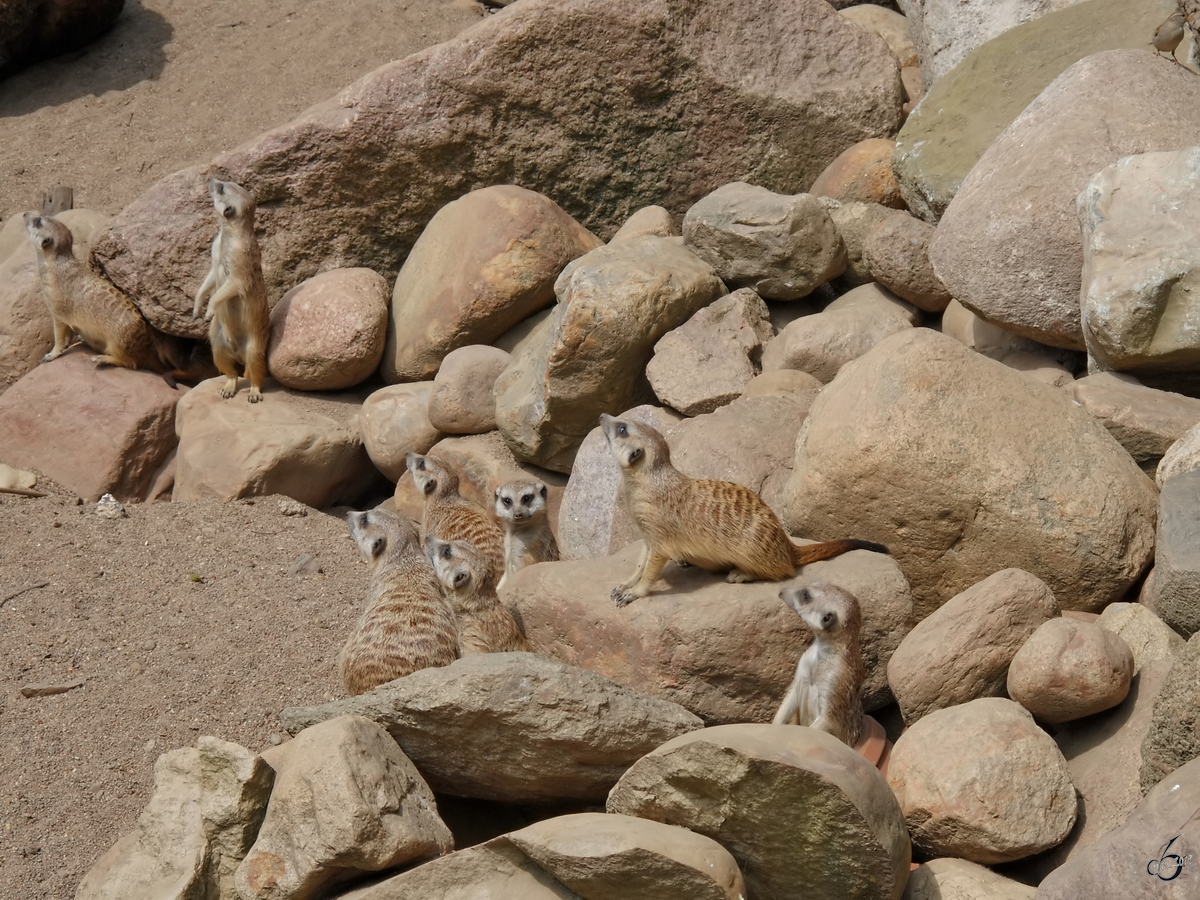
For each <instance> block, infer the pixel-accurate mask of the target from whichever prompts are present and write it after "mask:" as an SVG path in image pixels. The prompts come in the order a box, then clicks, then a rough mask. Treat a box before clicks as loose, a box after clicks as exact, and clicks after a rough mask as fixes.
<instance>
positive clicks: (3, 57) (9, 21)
mask: <svg viewBox="0 0 1200 900" xmlns="http://www.w3.org/2000/svg"><path fill="white" fill-rule="evenodd" d="M124 7H125V0H9V2H6V3H4V5H3V6H0V78H6V77H8V76H9V75H11V74H12V73H13V72H16V71H17V70H19V69H23V68H24V67H25V66H28V65H31V64H33V63H35V62H38V61H39V60H42V59H48V58H50V57H52V56H59V55H61V54H63V53H68V52H70V51H72V50H78V49H79V48H80V47H82V46H84V45H85V44H88V43H90V42H91V41H94V40H95V39H96V38H98V37H99V36H100V35H102V34H104V32H106V31H108V30H109V29H110V28H112V27H113V23H115V22H116V21H117V16H119V15H120V14H121V10H122V9H124Z"/></svg>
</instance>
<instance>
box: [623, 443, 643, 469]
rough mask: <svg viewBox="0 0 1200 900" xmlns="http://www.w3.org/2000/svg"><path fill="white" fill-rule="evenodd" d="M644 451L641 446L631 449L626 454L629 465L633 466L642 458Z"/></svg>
mask: <svg viewBox="0 0 1200 900" xmlns="http://www.w3.org/2000/svg"><path fill="white" fill-rule="evenodd" d="M643 452H644V451H643V450H642V448H641V447H634V448H633V449H632V450H630V451H629V453H628V454H626V456H625V458H626V459H627V460H628V461H629V465H631V466H632V465H633V464H634V463H635V462H637V461H638V460H639V459H641V458H642V454H643Z"/></svg>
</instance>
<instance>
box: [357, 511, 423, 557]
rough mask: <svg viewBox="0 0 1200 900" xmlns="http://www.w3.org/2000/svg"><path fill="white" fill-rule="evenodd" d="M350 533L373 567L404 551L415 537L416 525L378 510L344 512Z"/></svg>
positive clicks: (414, 541) (401, 517)
mask: <svg viewBox="0 0 1200 900" xmlns="http://www.w3.org/2000/svg"><path fill="white" fill-rule="evenodd" d="M346 525H347V526H349V528H350V536H351V537H352V538H354V543H355V544H357V545H358V549H359V550H360V551H361V552H362V555H363V557H364V558H365V559H366V560H367V562H369V563H370V564H371V566H372V568H374V567H375V566H377V565H378V564H379V562H380V561H381V560H383V559H386V558H391V557H394V556H397V555H399V554H400V553H402V552H404V551H405V550H406V549H407V548H408V547H410V546H413V545H416V544H417V543H418V540H419V536H418V534H417V528H416V526H415V525H413V523H412V522H410V521H409V520H408V519H406V518H405V517H403V516H400V515H397V514H396V513H390V512H387V511H386V510H382V509H370V510H367V511H365V512H355V511H351V512H348V513H346Z"/></svg>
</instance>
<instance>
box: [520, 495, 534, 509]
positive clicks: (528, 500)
mask: <svg viewBox="0 0 1200 900" xmlns="http://www.w3.org/2000/svg"><path fill="white" fill-rule="evenodd" d="M521 502H522V503H524V504H525V505H526V506H528V505H529V504H530V503H532V502H533V494H526V495H525V496H524V497H522V498H521Z"/></svg>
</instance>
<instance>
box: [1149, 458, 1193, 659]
mask: <svg viewBox="0 0 1200 900" xmlns="http://www.w3.org/2000/svg"><path fill="white" fill-rule="evenodd" d="M1150 598H1151V602H1152V603H1153V604H1154V607H1153V608H1154V611H1155V612H1156V613H1157V614H1158V616H1159V618H1161V619H1162V620H1163V621H1164V622H1166V623H1167V624H1168V625H1170V626H1171V627H1172V628H1174V629H1175V630H1176V631H1178V632H1179V633H1180V634H1183V635H1186V636H1188V637H1190V636H1191V635H1193V634H1195V633H1196V632H1197V631H1200V470H1195V469H1194V470H1192V471H1190V472H1185V473H1183V474H1181V475H1176V476H1174V477H1172V478H1168V479H1167V480H1166V482H1165V483H1164V484H1163V486H1162V493H1161V495H1160V496H1159V501H1158V541H1157V544H1156V546H1155V551H1154V579H1153V582H1152V584H1151V588H1150Z"/></svg>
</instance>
